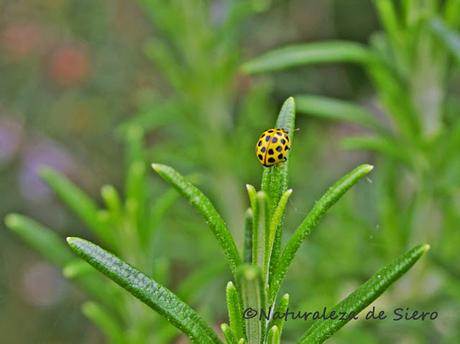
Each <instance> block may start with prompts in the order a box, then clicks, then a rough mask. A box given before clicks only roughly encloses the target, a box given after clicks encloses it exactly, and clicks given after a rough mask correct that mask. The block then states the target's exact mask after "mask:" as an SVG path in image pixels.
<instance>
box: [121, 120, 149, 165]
mask: <svg viewBox="0 0 460 344" xmlns="http://www.w3.org/2000/svg"><path fill="white" fill-rule="evenodd" d="M143 128H144V127H143V126H142V125H139V124H130V125H128V126H127V127H126V132H125V133H124V140H125V143H126V154H125V155H126V168H127V170H129V168H130V167H131V166H132V165H133V164H136V163H137V162H139V161H145V158H144V129H143Z"/></svg>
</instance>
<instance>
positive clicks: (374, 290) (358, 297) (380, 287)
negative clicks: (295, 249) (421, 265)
mask: <svg viewBox="0 0 460 344" xmlns="http://www.w3.org/2000/svg"><path fill="white" fill-rule="evenodd" d="M429 248H430V247H429V245H418V246H415V247H414V248H412V249H411V250H409V251H407V252H406V253H404V254H403V255H401V256H399V257H398V258H397V259H396V260H395V261H394V262H393V263H391V264H389V265H387V266H385V267H384V268H382V269H381V270H379V271H378V272H377V273H376V274H375V275H374V276H372V277H371V278H370V279H369V280H368V281H367V282H366V283H364V284H363V285H361V286H360V287H359V288H358V289H357V290H355V291H354V292H353V293H351V294H350V295H349V296H347V297H346V298H345V299H344V300H342V301H341V302H340V303H339V304H337V305H336V306H335V307H334V308H333V309H331V312H332V311H335V312H336V313H335V314H340V313H342V312H345V313H346V314H348V315H350V314H353V315H358V313H359V312H361V311H362V310H363V309H364V308H365V307H366V306H368V305H370V304H371V303H372V302H373V301H374V300H375V299H377V298H378V297H379V296H380V295H381V294H382V293H383V292H384V291H385V290H386V289H387V288H388V287H389V286H390V285H391V284H393V283H394V282H395V281H396V280H397V279H398V278H400V277H401V276H402V275H404V274H405V273H406V272H407V271H408V270H409V269H410V268H411V267H412V265H414V264H415V262H417V260H418V259H419V258H420V257H421V256H422V255H423V254H424V253H425V252H426V251H428V249H429ZM350 320H351V317H349V320H346V319H343V320H340V319H335V320H333V319H327V320H324V321H318V322H316V323H315V324H314V325H312V326H311V327H310V328H309V329H308V330H307V332H306V333H305V334H304V335H303V336H302V338H301V339H300V340H299V344H312V343H315V344H316V343H322V342H324V341H325V340H326V339H328V338H329V337H330V336H332V334H334V333H335V332H337V331H338V330H339V329H340V328H342V327H343V326H344V325H345V324H346V323H347V322H348V321H350Z"/></svg>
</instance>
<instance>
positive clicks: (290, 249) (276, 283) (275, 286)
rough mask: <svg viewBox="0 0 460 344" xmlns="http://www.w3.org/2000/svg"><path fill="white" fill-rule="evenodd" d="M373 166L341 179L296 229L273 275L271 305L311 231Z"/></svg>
mask: <svg viewBox="0 0 460 344" xmlns="http://www.w3.org/2000/svg"><path fill="white" fill-rule="evenodd" d="M372 168H373V166H371V165H366V164H365V165H360V166H358V167H357V168H355V169H354V170H352V171H351V172H349V173H348V174H346V175H345V176H343V177H342V178H341V179H339V180H338V181H337V182H336V183H335V184H334V185H333V186H332V187H330V188H329V189H328V190H327V191H326V193H325V194H324V195H323V196H322V197H321V198H320V199H319V200H318V201H317V202H316V203H315V205H314V206H313V208H312V210H311V211H310V212H309V213H308V215H307V216H306V218H305V219H304V220H303V222H302V223H301V224H300V226H299V227H298V228H297V229H296V231H295V232H294V234H293V236H292V237H291V238H290V239H289V241H288V243H287V244H286V247H285V248H284V250H283V253H282V255H281V258H280V261H279V264H278V267H277V269H276V271H275V272H274V274H273V279H272V284H271V285H270V293H269V303H272V302H273V300H274V299H275V297H276V294H277V293H278V291H279V288H280V286H281V282H282V281H283V279H284V276H285V275H286V272H287V270H288V268H289V265H290V264H291V262H292V260H293V259H294V256H295V254H296V253H297V250H298V249H299V247H300V245H301V244H302V242H303V241H304V240H305V238H306V237H307V236H308V234H309V233H310V231H311V230H312V229H313V228H314V227H315V226H316V225H317V224H318V223H319V221H320V219H321V218H322V217H323V216H324V215H325V214H326V212H327V211H328V209H329V208H331V207H332V206H333V205H334V204H335V203H336V202H337V201H338V200H339V199H340V198H341V197H342V196H343V195H344V194H345V192H347V191H348V189H350V188H351V187H352V186H353V185H354V184H356V183H357V182H358V181H359V180H360V179H361V178H363V177H364V176H366V175H367V174H368V173H369V172H370V171H371V170H372Z"/></svg>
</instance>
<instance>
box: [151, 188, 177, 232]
mask: <svg viewBox="0 0 460 344" xmlns="http://www.w3.org/2000/svg"><path fill="white" fill-rule="evenodd" d="M178 197H179V193H178V192H177V191H176V190H175V189H170V190H168V191H166V192H165V193H164V194H162V195H161V196H159V197H157V198H155V200H154V204H153V206H152V209H151V211H150V227H152V228H154V227H157V226H158V224H159V223H160V222H161V220H162V219H163V218H164V216H165V214H166V212H167V211H168V210H169V209H171V207H172V206H173V205H174V203H175V202H176V200H177V198H178ZM152 232H153V229H152V230H151V233H150V235H151V234H152Z"/></svg>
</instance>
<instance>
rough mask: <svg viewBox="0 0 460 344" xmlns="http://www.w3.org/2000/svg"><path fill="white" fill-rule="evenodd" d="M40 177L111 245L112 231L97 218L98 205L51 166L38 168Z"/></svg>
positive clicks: (90, 227)
mask: <svg viewBox="0 0 460 344" xmlns="http://www.w3.org/2000/svg"><path fill="white" fill-rule="evenodd" d="M40 177H41V178H42V179H43V180H44V181H45V182H46V183H47V184H48V185H49V187H50V188H51V189H53V191H54V192H55V193H56V194H57V195H58V196H59V198H60V199H61V200H62V201H63V202H64V203H65V204H66V205H67V206H68V207H69V208H70V209H71V210H72V211H73V212H74V213H75V214H76V215H77V216H78V217H79V218H80V219H81V220H82V221H83V222H84V223H85V224H86V225H87V226H88V228H89V229H91V230H92V231H94V233H95V234H96V235H98V236H99V237H100V238H101V239H102V240H104V242H105V243H107V244H110V245H113V244H114V238H113V235H112V232H111V231H110V230H109V229H107V228H105V227H104V226H103V225H102V224H101V222H100V221H99V220H98V215H97V212H98V207H97V206H96V203H94V202H93V200H92V199H91V198H90V197H89V196H88V195H86V194H85V193H84V192H83V191H82V190H81V189H80V188H78V187H77V186H75V185H74V184H73V183H72V182H70V181H69V180H68V179H67V178H66V177H65V176H64V175H62V174H61V173H59V172H58V171H55V170H53V169H51V168H48V167H45V168H42V169H41V170H40Z"/></svg>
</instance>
